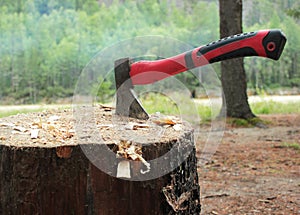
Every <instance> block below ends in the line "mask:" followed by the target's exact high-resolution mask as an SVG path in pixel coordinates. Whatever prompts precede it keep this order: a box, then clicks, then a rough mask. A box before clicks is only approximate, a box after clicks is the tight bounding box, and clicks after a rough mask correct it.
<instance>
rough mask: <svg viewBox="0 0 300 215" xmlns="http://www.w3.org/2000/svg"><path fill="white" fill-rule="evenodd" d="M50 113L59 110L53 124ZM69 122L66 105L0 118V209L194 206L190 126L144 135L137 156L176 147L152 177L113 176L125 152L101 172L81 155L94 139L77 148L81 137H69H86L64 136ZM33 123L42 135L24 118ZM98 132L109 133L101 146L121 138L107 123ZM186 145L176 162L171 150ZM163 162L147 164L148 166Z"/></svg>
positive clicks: (143, 210) (27, 214)
mask: <svg viewBox="0 0 300 215" xmlns="http://www.w3.org/2000/svg"><path fill="white" fill-rule="evenodd" d="M97 111H99V110H96V111H95V112H97ZM96 115H97V119H100V117H102V119H103V118H107V117H111V115H107V110H106V111H100V112H97V114H96ZM51 116H55V117H56V119H58V118H59V117H61V118H60V119H59V120H56V121H55V123H53V124H52V123H49V121H47V118H49V117H51ZM57 116H58V117H57ZM34 119H39V122H34ZM102 119H101V120H102ZM110 120H111V119H110ZM110 120H109V121H110ZM71 122H72V111H70V110H63V111H58V112H43V113H41V114H38V113H32V114H27V115H19V116H17V117H8V118H4V119H0V199H1V202H0V214H7V215H9V214H14V215H19V214H20V215H31V214H43V215H47V214H49V215H52V214H76V215H81V214H86V215H93V214H97V215H118V214H120V215H123V214H124V215H127V214H128V215H135V214H136V215H140V214H149V215H153V214H186V215H190V214H200V187H199V184H198V175H197V159H196V150H195V146H194V142H193V141H194V139H193V131H192V130H191V129H184V132H179V133H177V135H176V132H175V130H173V131H171V130H169V131H168V130H166V131H165V132H166V133H168V132H171V133H170V134H172V135H170V136H169V137H168V138H167V137H164V138H163V140H162V141H161V142H157V141H156V142H155V141H151V140H150V141H149V142H148V144H147V145H143V147H142V156H143V157H144V158H145V159H146V160H147V161H148V160H152V159H155V158H156V157H158V156H164V155H165V154H167V153H168V151H170V150H171V149H174V151H173V153H174V152H175V153H174V154H172V156H171V157H172V158H173V161H171V162H169V163H168V164H167V165H170V166H172V165H174V168H173V170H171V172H167V173H166V174H165V175H163V176H161V177H158V178H153V179H151V180H143V181H132V180H130V178H127V180H123V179H121V178H117V177H115V176H116V174H117V172H118V171H119V170H118V168H119V166H118V164H119V163H120V161H124V160H127V159H125V158H116V156H115V159H114V161H113V162H111V163H110V167H111V169H112V172H111V173H110V174H106V173H104V172H103V171H101V170H99V169H98V168H97V167H96V166H97V165H94V164H95V163H93V161H92V160H91V159H89V157H88V156H86V152H85V149H87V148H92V149H93V147H94V144H92V143H86V145H85V146H84V150H83V148H82V145H78V144H76V143H75V142H72V141H75V140H77V142H84V138H79V137H78V136H76V135H77V134H74V136H72V135H70V134H69V135H68V136H63V135H65V134H67V133H66V131H68V129H66V128H70V127H66V126H69V125H70V124H71ZM100 122H102V123H103V124H101V126H100V127H99V128H103V127H102V126H106V125H107V124H106V123H107V122H106V121H105V122H103V120H102V121H99V122H98V125H100V124H99V123H100ZM36 123H40V124H39V127H40V128H39V129H40V132H39V133H40V135H39V137H37V138H35V139H32V138H31V137H30V133H28V130H30V127H28V126H32V125H35V124H36ZM138 123H141V120H139V122H138ZM143 123H146V122H143ZM156 126H158V125H156ZM88 127H89V126H86V127H85V128H88ZM48 128H49V130H48ZM62 128H63V129H62ZM70 129H72V128H70ZM167 129H172V128H171V127H170V128H167ZM53 132H55V134H54V133H53ZM103 132H104V133H105V134H104V136H105V138H107V139H108V137H111V139H112V140H113V141H111V142H110V143H107V146H109V148H110V149H111V150H112V151H114V152H115V151H116V148H118V144H117V143H119V142H120V140H119V139H118V137H117V134H113V132H112V131H110V130H109V127H105V129H104V130H103ZM110 132H111V133H110ZM124 132H125V131H124ZM128 132H132V133H137V132H145V131H143V129H141V131H140V130H132V131H130V130H129V131H128ZM174 132H175V133H174ZM49 133H50V135H49ZM109 133H110V134H109ZM53 134H54V135H53ZM61 134H62V135H61ZM61 138H63V140H64V141H63V142H62V141H61V140H62V139H61ZM113 142H114V143H113ZM74 143H75V144H74ZM187 148H189V149H191V150H190V153H189V154H188V156H187V159H185V160H184V161H183V162H182V163H179V164H177V162H176V159H177V157H176V156H177V155H178V154H181V152H183V153H184V152H185V149H187ZM176 153H178V154H176ZM174 158H175V162H174ZM97 159H99V160H98V162H107V160H106V158H105V157H101V156H100V157H98V158H97ZM177 160H178V159H177ZM131 164H132V163H131ZM141 165H142V164H140V162H137V161H134V165H131V167H130V168H131V169H130V171H131V174H132V175H135V176H137V177H141V178H142V177H145V176H146V175H147V173H146V174H145V175H142V174H141V172H140V171H136V170H139V169H140V168H139V167H140V166H141ZM142 166H143V165H142ZM165 167H166V166H155V165H151V171H153V170H155V169H156V170H157V168H161V169H163V168H165ZM151 171H150V173H149V174H151Z"/></svg>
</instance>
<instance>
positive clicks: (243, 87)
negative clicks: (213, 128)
mask: <svg viewBox="0 0 300 215" xmlns="http://www.w3.org/2000/svg"><path fill="white" fill-rule="evenodd" d="M219 7H220V37H221V38H224V37H227V36H230V35H234V34H238V33H241V32H242V31H243V30H242V9H243V4H242V0H219ZM221 81H222V87H223V91H224V97H225V98H224V97H223V108H222V111H226V115H227V116H228V117H235V118H245V119H249V118H253V117H255V115H254V114H253V113H252V111H251V109H250V106H249V103H248V96H247V79H246V73H245V69H244V59H243V58H237V59H231V60H227V61H222V62H221Z"/></svg>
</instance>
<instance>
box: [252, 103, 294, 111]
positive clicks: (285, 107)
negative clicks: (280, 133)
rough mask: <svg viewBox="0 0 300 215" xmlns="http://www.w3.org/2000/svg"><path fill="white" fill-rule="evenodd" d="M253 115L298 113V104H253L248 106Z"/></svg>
mask: <svg viewBox="0 0 300 215" xmlns="http://www.w3.org/2000/svg"><path fill="white" fill-rule="evenodd" d="M250 107H251V109H252V111H253V112H254V114H289V113H300V102H291V103H281V102H274V101H268V102H255V103H252V104H250Z"/></svg>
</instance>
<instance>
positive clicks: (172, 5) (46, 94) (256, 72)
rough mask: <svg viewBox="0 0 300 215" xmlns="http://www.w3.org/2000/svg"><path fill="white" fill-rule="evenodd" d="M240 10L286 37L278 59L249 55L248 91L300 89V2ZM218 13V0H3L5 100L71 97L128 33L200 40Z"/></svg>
mask: <svg viewBox="0 0 300 215" xmlns="http://www.w3.org/2000/svg"><path fill="white" fill-rule="evenodd" d="M243 10H244V18H243V20H244V23H243V24H244V26H243V30H244V31H253V30H259V29H265V28H280V29H282V30H283V31H284V32H285V33H286V35H287V37H288V44H287V46H286V49H285V51H284V53H283V56H282V58H281V60H280V61H279V62H273V61H271V60H265V59H259V58H249V59H246V60H245V68H246V73H247V81H248V86H249V89H250V91H252V92H253V93H259V92H262V91H266V92H269V91H272V90H274V89H284V88H288V89H290V88H293V87H294V88H296V89H298V88H299V87H300V62H299V50H300V37H299V35H300V25H299V1H297V0H244V9H243ZM218 14H219V12H218V1H217V0H207V1H204V0H202V1H183V0H157V1H154V0H140V1H133V0H114V1H109V0H106V1H105V0H98V1H97V0H65V1H58V0H16V1H10V0H0V103H2V104H4V103H6V104H8V103H15V104H17V103H19V104H22V103H37V102H41V101H43V102H54V101H56V99H57V98H66V97H71V96H72V93H73V91H74V87H75V85H76V81H77V78H78V76H79V75H80V73H81V71H82V69H83V68H84V66H85V65H86V64H87V63H88V62H89V61H90V59H91V58H92V57H93V56H94V55H95V54H96V53H97V52H99V51H100V50H101V49H103V48H105V47H107V46H110V45H112V44H114V43H116V42H118V41H121V40H124V39H129V38H132V37H135V36H142V35H163V36H168V37H173V38H176V39H178V40H181V41H184V42H186V43H189V44H191V45H193V46H195V47H197V46H199V45H204V44H206V43H208V42H210V41H213V40H217V39H218V38H219V15H218ZM174 54H176V53H174ZM214 68H215V69H216V71H217V72H220V66H219V65H218V64H217V65H215V66H214ZM193 84H198V83H194V82H191V85H193ZM107 86H111V85H109V84H108V85H107ZM192 88H193V86H191V89H192ZM109 90H110V89H109V87H108V89H107V91H108V93H109ZM111 90H114V89H111Z"/></svg>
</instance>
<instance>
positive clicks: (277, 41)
mask: <svg viewBox="0 0 300 215" xmlns="http://www.w3.org/2000/svg"><path fill="white" fill-rule="evenodd" d="M285 43H286V37H285V35H284V34H283V33H282V32H281V31H280V30H277V29H274V30H261V31H257V32H250V33H243V34H237V35H233V36H230V37H226V38H223V39H220V40H218V41H216V42H212V43H209V44H207V45H206V46H200V47H198V48H195V49H193V50H191V51H188V52H185V53H182V54H179V55H176V56H174V57H170V58H166V59H162V60H157V61H139V62H135V63H133V64H131V66H130V77H131V80H132V83H133V85H143V84H151V83H153V82H156V81H159V80H162V79H164V78H167V77H169V76H173V75H176V74H178V73H181V72H185V71H187V70H189V69H193V68H196V67H200V66H204V65H207V64H210V63H215V62H219V61H222V60H227V59H232V58H237V57H247V56H260V57H266V58H271V59H273V60H278V59H279V58H280V56H281V53H282V51H283V49H284V46H285Z"/></svg>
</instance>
